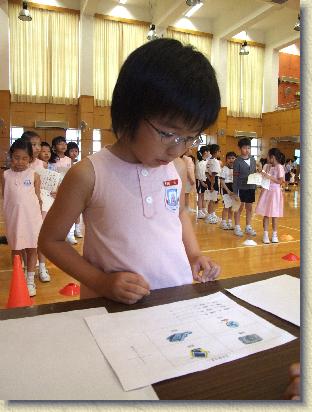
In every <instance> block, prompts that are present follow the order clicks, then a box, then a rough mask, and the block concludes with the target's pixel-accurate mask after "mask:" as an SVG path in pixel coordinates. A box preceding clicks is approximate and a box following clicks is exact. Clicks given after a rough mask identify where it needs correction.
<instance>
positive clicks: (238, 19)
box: [213, 4, 280, 39]
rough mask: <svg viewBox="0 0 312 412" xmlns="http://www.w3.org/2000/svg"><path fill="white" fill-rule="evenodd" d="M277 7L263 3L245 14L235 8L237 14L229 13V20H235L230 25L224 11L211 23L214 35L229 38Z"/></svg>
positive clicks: (242, 10)
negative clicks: (222, 14)
mask: <svg viewBox="0 0 312 412" xmlns="http://www.w3.org/2000/svg"><path fill="white" fill-rule="evenodd" d="M277 8H280V6H276V5H273V4H264V5H262V6H261V7H259V8H258V9H256V10H254V11H252V12H251V13H248V14H246V15H244V13H243V12H244V9H237V12H236V13H235V14H238V15H234V14H231V22H233V21H234V22H235V23H234V24H231V25H229V19H228V14H226V13H225V14H224V16H222V17H220V18H219V19H217V20H216V21H215V22H214V24H213V33H214V36H216V37H220V38H221V39H230V38H231V37H233V36H235V35H236V34H237V33H240V32H241V31H243V30H248V28H249V27H251V26H252V25H254V24H255V23H257V22H259V21H261V20H263V19H264V18H265V17H267V16H269V15H270V14H271V13H272V11H275V10H276V9H277Z"/></svg>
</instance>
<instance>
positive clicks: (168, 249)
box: [39, 38, 220, 304]
mask: <svg viewBox="0 0 312 412" xmlns="http://www.w3.org/2000/svg"><path fill="white" fill-rule="evenodd" d="M219 110H220V93H219V88H218V85H217V81H216V77H215V72H214V70H213V68H212V66H211V65H210V63H209V61H208V60H207V59H206V58H205V57H204V55H203V54H201V53H200V52H198V51H196V50H194V49H193V48H192V47H191V46H183V45H182V44H181V43H180V42H179V41H177V40H173V39H166V38H163V39H156V40H153V41H151V42H148V43H146V44H144V45H143V46H141V47H139V48H137V49H136V50H135V51H134V52H132V53H131V54H130V55H129V56H128V58H127V59H126V61H125V63H124V64H123V66H122V68H121V71H120V74H119V77H118V79H117V82H116V86H115V89H114V92H113V98H112V106H111V116H112V127H113V130H114V132H115V134H116V137H117V141H116V143H114V144H113V145H112V146H111V147H109V149H107V148H104V149H102V150H101V151H99V152H97V153H95V154H93V155H91V156H88V157H87V158H85V159H83V160H82V161H81V162H78V163H77V165H74V166H73V167H72V168H71V169H70V171H69V172H68V173H67V175H66V176H65V178H64V180H63V182H62V184H61V186H60V189H59V192H58V195H57V198H56V200H55V202H54V204H53V206H52V208H51V210H50V211H49V213H48V215H47V218H46V220H45V222H44V224H43V228H42V231H41V234H40V240H39V245H40V247H42V248H43V250H44V252H45V253H46V254H47V256H48V257H49V258H50V259H51V260H52V261H53V262H54V263H55V264H56V265H57V266H59V267H60V268H61V269H62V270H64V271H65V272H68V273H69V274H70V275H71V276H73V277H74V278H75V279H77V280H79V281H80V282H81V289H80V290H81V295H80V296H81V297H82V298H87V297H95V296H105V297H107V298H109V299H112V300H116V301H119V302H123V303H127V304H131V303H135V302H137V301H138V300H140V299H141V298H143V297H144V296H145V295H148V294H149V293H150V290H152V289H159V288H165V287H171V286H178V285H183V284H191V283H192V282H193V279H195V280H198V281H200V282H206V281H208V280H214V279H215V278H216V276H218V274H219V272H220V268H219V266H218V265H216V264H215V263H213V262H212V261H211V260H210V259H209V258H208V257H207V256H203V255H202V254H201V251H200V249H199V246H198V243H197V240H196V237H195V234H194V231H193V228H192V224H191V221H190V219H189V216H188V213H187V212H186V211H185V209H184V186H185V179H186V170H185V166H184V162H183V161H182V160H181V159H178V158H179V157H180V156H181V155H182V154H183V153H185V151H186V150H187V149H188V148H189V147H193V146H197V145H198V144H199V143H200V142H201V138H200V134H201V132H202V130H204V129H205V128H207V127H208V126H209V125H210V124H212V123H213V122H214V121H215V120H216V118H217V116H218V112H219ZM117 189H118V190H117ZM120 193H122V196H120ZM81 212H83V217H84V222H85V228H86V231H85V242H84V250H83V256H80V255H79V253H78V252H77V251H76V250H75V249H74V248H72V247H71V246H70V245H68V244H67V243H66V242H64V238H65V235H66V233H67V231H68V230H69V228H70V226H71V225H72V224H73V222H75V220H76V219H77V217H78V216H79V215H80V213H81ZM55 222H57V224H55ZM156 250H157V256H156V255H155V251H156Z"/></svg>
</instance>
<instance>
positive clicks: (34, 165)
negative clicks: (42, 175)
mask: <svg viewBox="0 0 312 412" xmlns="http://www.w3.org/2000/svg"><path fill="white" fill-rule="evenodd" d="M29 167H31V168H32V169H34V170H35V171H36V170H37V169H44V162H43V161H42V160H40V159H35V160H34V161H33V162H31V163H30V165H29Z"/></svg>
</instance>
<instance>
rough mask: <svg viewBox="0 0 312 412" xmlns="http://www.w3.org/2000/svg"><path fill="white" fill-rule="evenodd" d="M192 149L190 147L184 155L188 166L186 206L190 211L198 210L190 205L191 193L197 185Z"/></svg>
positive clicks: (183, 157)
mask: <svg viewBox="0 0 312 412" xmlns="http://www.w3.org/2000/svg"><path fill="white" fill-rule="evenodd" d="M191 154H192V152H191V149H188V150H187V151H186V152H185V154H184V155H183V156H182V159H183V160H184V162H185V167H186V184H185V207H186V210H187V211H188V212H196V210H194V209H191V207H190V193H191V192H192V191H193V188H194V187H195V183H196V180H195V165H194V162H193V160H192V157H191Z"/></svg>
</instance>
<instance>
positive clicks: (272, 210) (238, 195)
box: [190, 138, 285, 244]
mask: <svg viewBox="0 0 312 412" xmlns="http://www.w3.org/2000/svg"><path fill="white" fill-rule="evenodd" d="M238 148H239V151H240V154H239V155H238V156H237V155H236V154H235V153H234V152H228V153H227V154H226V156H225V165H224V166H223V167H221V164H220V163H221V162H220V161H219V160H218V158H219V156H220V147H219V146H218V145H217V144H212V145H210V146H202V147H201V148H200V150H199V151H198V152H197V162H196V166H195V176H196V191H197V195H198V200H197V204H198V213H197V218H198V219H204V220H205V222H206V223H210V224H216V223H218V222H219V221H220V219H219V218H218V217H217V216H216V214H215V208H216V204H217V198H218V192H219V188H220V189H221V194H222V198H223V205H224V207H223V211H222V219H221V222H220V228H221V229H223V230H234V235H236V236H239V237H241V236H244V232H245V234H247V235H249V236H256V231H255V230H254V229H253V227H252V225H251V221H252V205H253V203H254V202H255V192H256V185H254V184H248V183H247V181H248V176H249V175H250V174H253V173H256V172H257V164H256V160H255V159H254V157H253V156H251V154H250V152H251V142H250V139H248V138H242V139H240V140H239V142H238ZM284 163H285V156H284V155H283V153H281V152H280V150H279V149H277V148H272V149H270V150H269V152H268V156H267V162H266V164H265V165H264V166H263V169H262V170H261V173H262V175H263V177H264V178H266V179H269V180H270V186H269V189H268V190H266V189H263V188H262V189H261V193H260V196H259V199H258V203H257V206H256V209H255V213H256V214H259V215H262V216H263V231H264V232H263V243H266V244H267V243H270V238H269V235H268V224H269V218H270V217H271V218H272V230H273V231H272V237H271V241H272V243H278V236H277V219H278V218H279V217H282V216H283V201H284V199H283V193H282V189H281V185H282V184H283V183H284V181H285V170H284V167H283V165H284ZM190 183H191V181H190ZM206 201H208V208H206V207H204V205H205V202H206ZM234 203H235V205H237V206H239V207H238V209H237V210H235V212H234V225H233V210H232V206H233V204H234ZM244 209H245V211H246V227H245V231H244V232H243V230H242V229H241V226H240V220H241V213H242V212H243V210H244Z"/></svg>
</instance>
